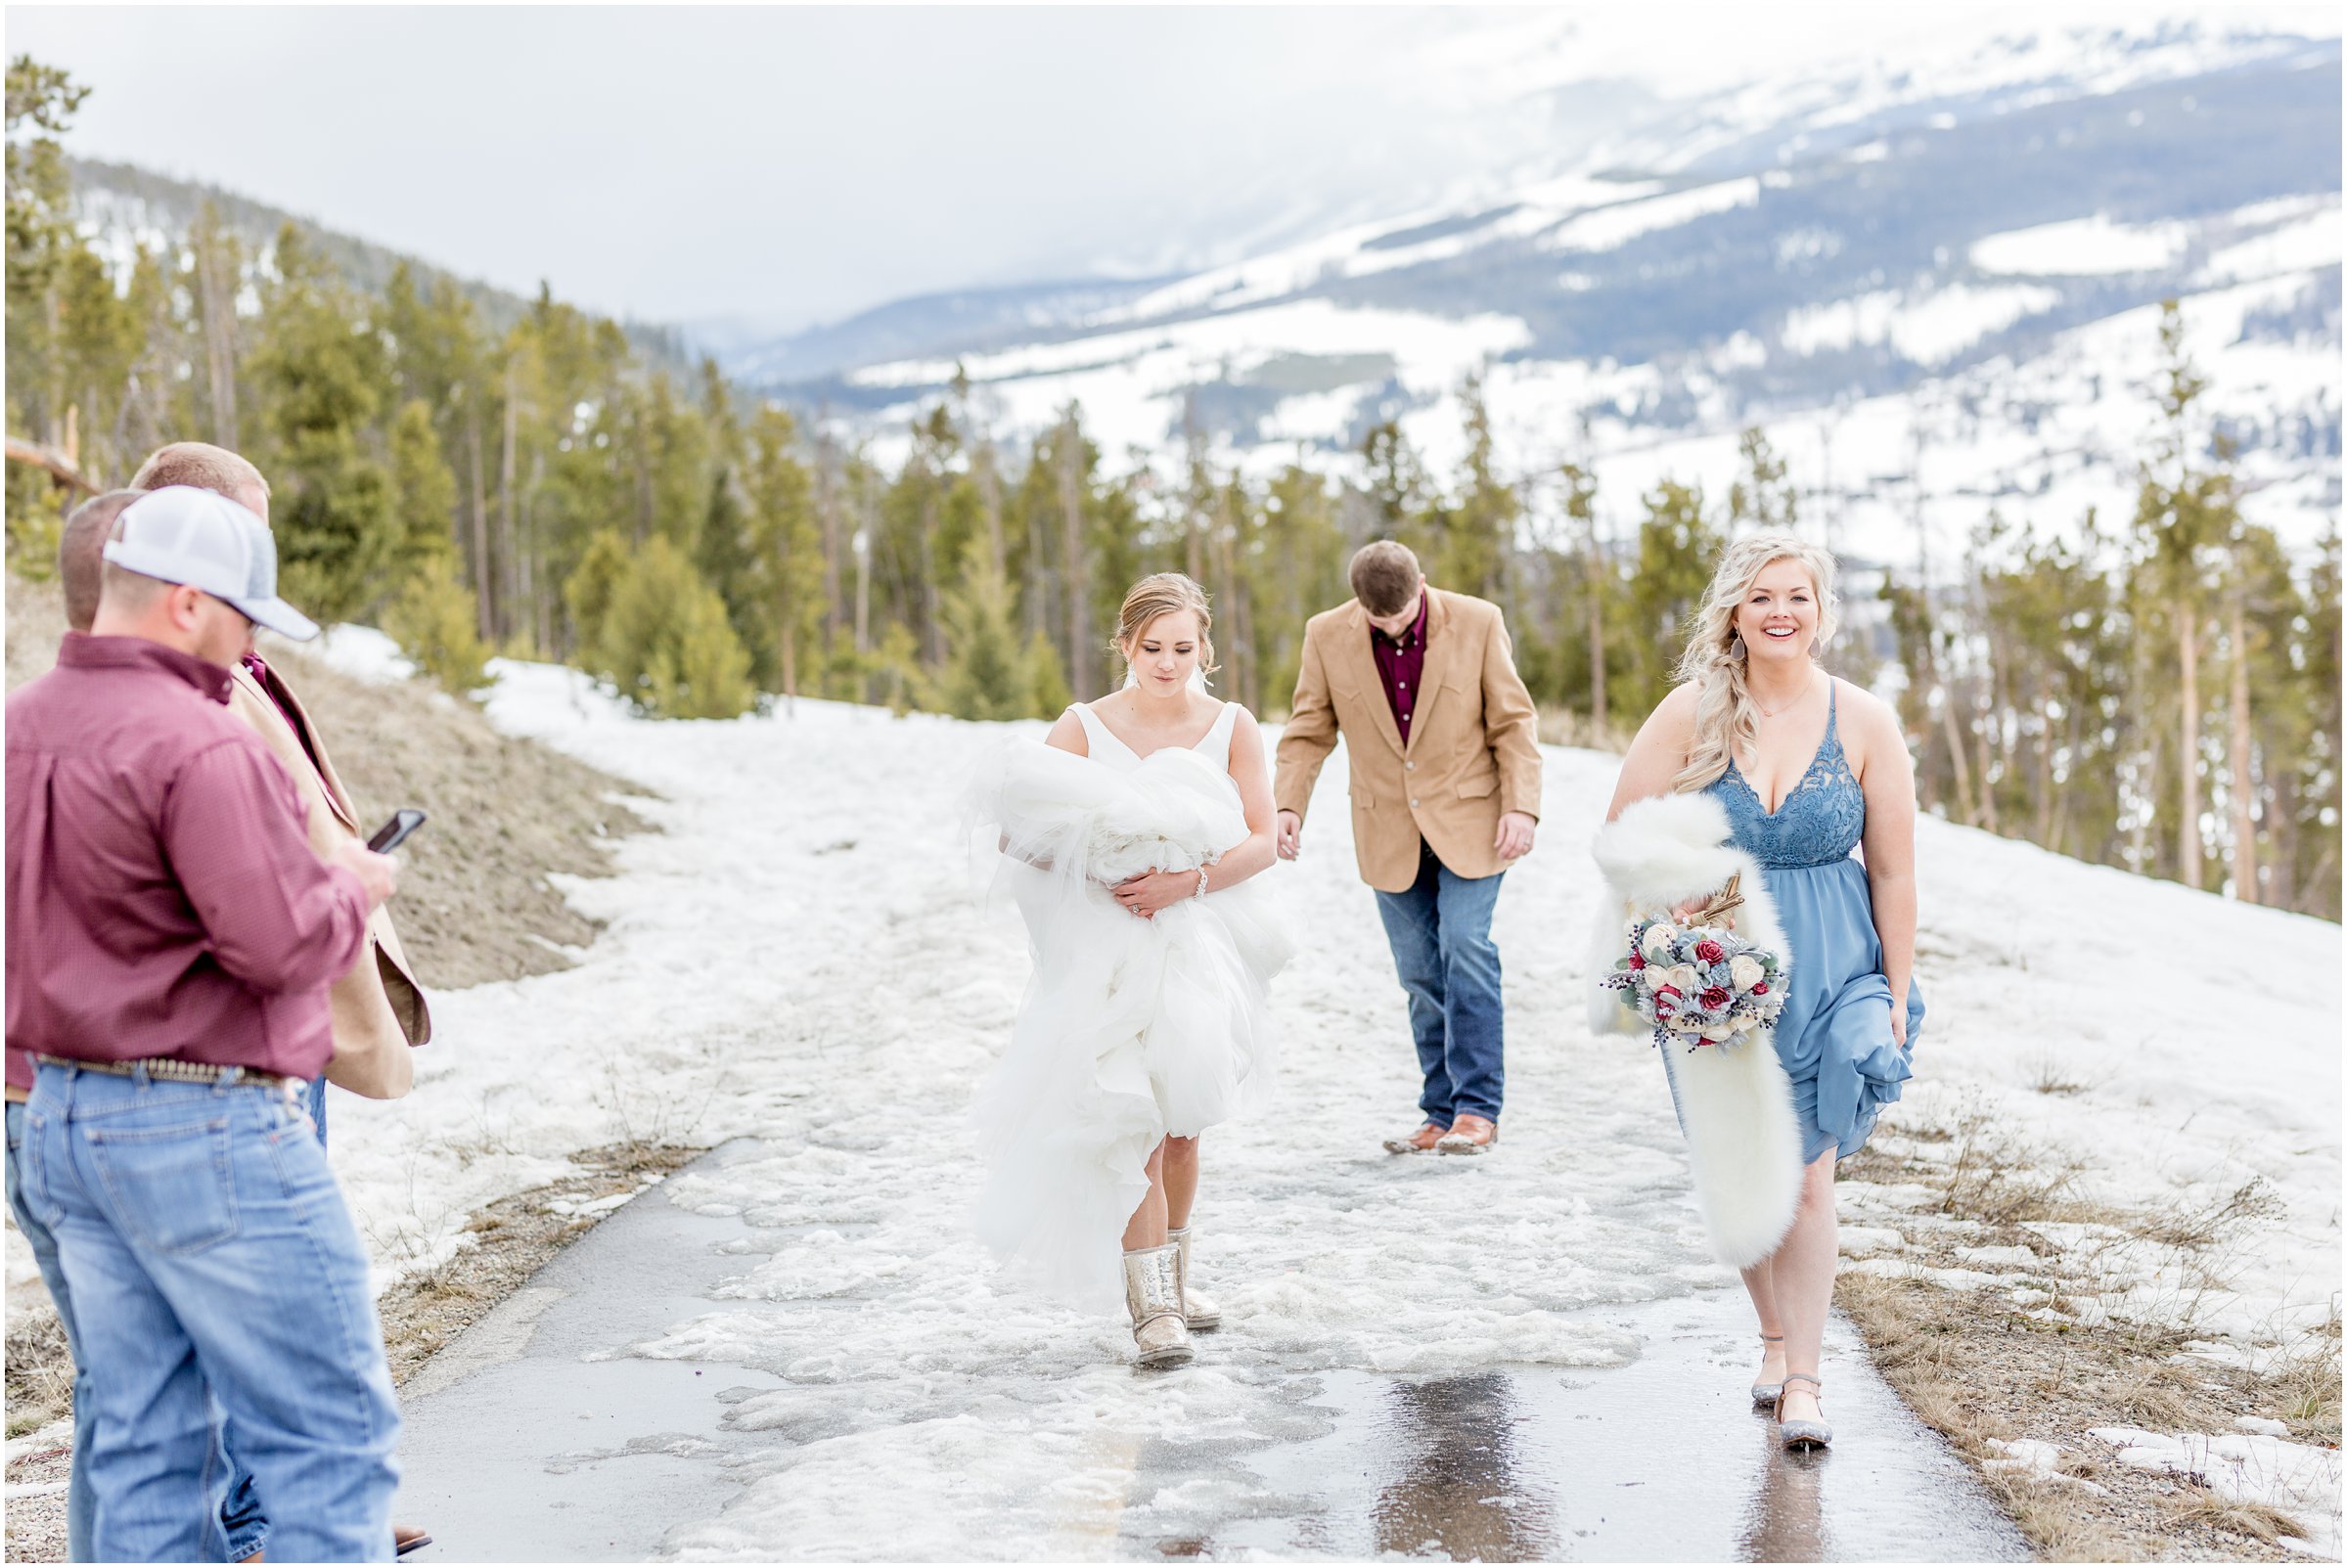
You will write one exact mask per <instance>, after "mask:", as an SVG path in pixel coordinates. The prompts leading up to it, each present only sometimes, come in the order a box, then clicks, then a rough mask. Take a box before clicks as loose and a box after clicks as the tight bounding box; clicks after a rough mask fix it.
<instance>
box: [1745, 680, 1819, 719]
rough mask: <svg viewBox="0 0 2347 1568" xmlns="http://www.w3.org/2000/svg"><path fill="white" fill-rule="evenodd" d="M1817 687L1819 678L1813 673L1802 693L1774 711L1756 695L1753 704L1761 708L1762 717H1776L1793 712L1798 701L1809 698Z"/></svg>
mask: <svg viewBox="0 0 2347 1568" xmlns="http://www.w3.org/2000/svg"><path fill="white" fill-rule="evenodd" d="M1817 689H1818V678H1817V676H1816V675H1815V674H1814V673H1813V674H1812V675H1811V676H1810V677H1809V684H1808V685H1807V686H1804V687H1803V688H1801V694H1800V695H1799V696H1796V697H1794V698H1793V699H1792V701H1791V702H1787V703H1785V704H1784V706H1783V707H1781V708H1777V709H1775V710H1773V711H1772V710H1771V709H1770V708H1769V706H1768V704H1766V703H1764V702H1762V701H1761V700H1760V698H1758V697H1756V696H1755V697H1753V698H1752V705H1753V706H1754V707H1756V708H1758V709H1760V716H1761V717H1762V718H1764V719H1773V718H1775V717H1776V716H1777V715H1778V714H1779V713H1789V712H1791V711H1792V709H1793V707H1794V705H1795V704H1797V703H1799V702H1802V701H1804V700H1806V699H1807V698H1808V696H1809V694H1810V693H1812V692H1814V691H1816V690H1817ZM1746 695H1747V696H1749V695H1750V694H1749V693H1746Z"/></svg>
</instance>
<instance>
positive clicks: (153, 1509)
mask: <svg viewBox="0 0 2347 1568" xmlns="http://www.w3.org/2000/svg"><path fill="white" fill-rule="evenodd" d="M20 1162H21V1165H20V1170H19V1172H18V1175H19V1179H20V1182H21V1187H20V1192H21V1193H22V1196H23V1203H24V1206H25V1207H26V1208H27V1209H28V1210H29V1211H30V1212H31V1213H32V1216H33V1218H34V1219H35V1220H36V1221H37V1222H38V1223H40V1224H42V1225H44V1226H45V1227H47V1229H48V1230H49V1231H50V1232H51V1233H52V1234H53V1235H54V1237H55V1238H56V1243H57V1250H58V1261H59V1263H60V1265H61V1266H62V1269H63V1273H64V1277H65V1281H66V1284H67V1287H68V1290H69V1291H70V1293H71V1299H72V1302H73V1309H74V1319H75V1325H76V1328H77V1330H78V1332H79V1336H80V1341H81V1349H82V1355H83V1361H84V1366H85V1368H86V1375H85V1378H84V1383H85V1386H86V1389H87V1394H88V1400H87V1413H86V1415H85V1416H83V1417H82V1421H83V1425H82V1430H83V1431H84V1432H85V1433H86V1435H87V1446H86V1447H85V1448H84V1449H83V1450H82V1451H81V1452H80V1453H79V1454H77V1455H76V1456H75V1457H76V1467H77V1468H86V1470H87V1472H88V1476H89V1487H90V1492H91V1496H92V1499H93V1517H92V1522H91V1530H90V1543H89V1545H90V1549H91V1553H92V1555H93V1556H95V1557H97V1558H99V1559H102V1560H119V1561H156V1560H182V1561H184V1560H190V1559H195V1558H199V1557H213V1556H217V1555H218V1554H219V1553H220V1550H221V1533H220V1530H221V1526H220V1520H219V1514H218V1509H219V1507H220V1504H221V1501H222V1494H223V1493H224V1491H225V1489H226V1484H227V1476H226V1472H225V1469H224V1468H223V1466H222V1463H221V1460H220V1456H219V1448H218V1444H217V1442H216V1440H215V1436H214V1434H215V1431H216V1427H217V1423H216V1422H215V1419H214V1415H213V1410H212V1405H213V1402H214V1401H217V1404H218V1407H219V1410H220V1411H222V1412H223V1413H224V1414H225V1415H226V1417H227V1420H228V1422H229V1423H230V1425H231V1426H232V1427H233V1430H234V1433H235V1443H236V1447H237V1451H238V1453H239V1455H240V1456H241V1457H242V1458H243V1459H244V1461H245V1462H246V1463H247V1464H248V1465H250V1466H251V1469H252V1473H253V1475H254V1478H255V1480H256V1482H257V1485H258V1489H259V1492H260V1495H261V1496H262V1497H265V1498H266V1499H267V1500H268V1502H269V1510H270V1513H271V1514H272V1515H273V1519H272V1522H271V1525H270V1528H269V1541H268V1545H269V1551H270V1555H271V1556H272V1557H274V1558H278V1559H282V1560H291V1561H296V1562H360V1561H385V1560H388V1559H389V1557H390V1555H391V1523H390V1507H391V1495H392V1492H393V1490H394V1488H395V1487H396V1485H397V1483H398V1469H397V1466H396V1464H395V1462H394V1460H393V1457H392V1455H393V1451H394V1449H395V1448H396V1446H397V1443H398V1437H399V1414H398V1411H397V1409H396V1407H395V1406H394V1404H393V1403H392V1399H391V1379H390V1372H389V1368H388V1367H387V1366H385V1365H384V1349H383V1335H382V1330H381V1329H380V1327H379V1326H378V1324H377V1322H376V1318H375V1303H374V1298H373V1295H372V1293H371V1292H370V1291H369V1289H368V1282H367V1257H366V1251H365V1249H364V1248H363V1247H362V1246H361V1245H360V1242H359V1238H358V1232H357V1230H356V1229H355V1228H354V1227H353V1226H352V1225H351V1222H350V1214H349V1211H348V1210H347V1209H346V1208H345V1207H344V1206H343V1203H342V1195H341V1192H340V1190H339V1188H338V1187H336V1186H335V1180H334V1174H333V1172H332V1171H331V1170H329V1169H328V1167H327V1164H326V1151H325V1149H324V1148H323V1147H321V1146H320V1144H319V1142H318V1139H317V1137H316V1135H315V1133H314V1132H313V1130H312V1127H311V1124H310V1121H309V1118H308V1117H307V1116H305V1115H303V1114H302V1112H301V1110H300V1108H299V1107H297V1106H296V1105H294V1104H293V1103H291V1102H289V1100H288V1099H287V1098H286V1097H285V1096H284V1095H283V1094H282V1093H281V1092H280V1091H278V1090H276V1089H275V1088H264V1087H261V1086H259V1085H252V1084H243V1083H224V1084H218V1085H211V1084H183V1083H173V1082H166V1081H160V1080H149V1079H146V1078H143V1077H140V1078H120V1077H115V1076H113V1075H111V1074H105V1073H94V1072H83V1071H77V1070H75V1069H72V1068H65V1067H53V1066H49V1065H46V1064H44V1065H43V1066H42V1067H41V1069H40V1076H39V1078H38V1080H37V1082H36V1084H35V1086H34V1089H33V1095H32V1101H31V1103H30V1104H29V1105H27V1106H26V1107H24V1140H23V1146H22V1148H21V1150H20Z"/></svg>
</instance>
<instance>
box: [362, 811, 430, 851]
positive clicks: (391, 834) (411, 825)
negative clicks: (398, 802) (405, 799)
mask: <svg viewBox="0 0 2347 1568" xmlns="http://www.w3.org/2000/svg"><path fill="white" fill-rule="evenodd" d="M423 826H424V813H422V812H420V811H418V810H417V809H416V808H415V807H413V806H402V807H400V808H399V810H397V811H395V812H393V813H392V814H391V820H390V821H389V822H387V823H384V825H383V826H382V827H381V828H378V829H375V836H374V837H373V838H370V839H368V840H367V847H368V848H369V849H372V850H373V851H375V853H377V854H378V855H388V854H389V853H390V852H391V851H392V850H394V849H397V848H398V847H399V846H400V845H401V844H403V843H405V842H406V841H407V835H408V834H410V833H412V832H414V831H415V830H416V829H419V828H421V827H423Z"/></svg>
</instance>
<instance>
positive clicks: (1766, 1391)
mask: <svg viewBox="0 0 2347 1568" xmlns="http://www.w3.org/2000/svg"><path fill="white" fill-rule="evenodd" d="M1760 1342H1761V1343H1762V1344H1764V1345H1782V1344H1783V1343H1784V1336H1783V1334H1762V1335H1761V1336H1760ZM1767 1359H1768V1353H1767V1352H1766V1351H1763V1352H1762V1353H1761V1360H1763V1361H1766V1360H1767ZM1783 1392H1784V1385H1783V1383H1754V1384H1753V1385H1752V1408H1753V1409H1754V1410H1759V1409H1761V1408H1762V1407H1763V1406H1768V1405H1774V1404H1776V1403H1777V1400H1778V1398H1779V1397H1780V1396H1781V1395H1783Z"/></svg>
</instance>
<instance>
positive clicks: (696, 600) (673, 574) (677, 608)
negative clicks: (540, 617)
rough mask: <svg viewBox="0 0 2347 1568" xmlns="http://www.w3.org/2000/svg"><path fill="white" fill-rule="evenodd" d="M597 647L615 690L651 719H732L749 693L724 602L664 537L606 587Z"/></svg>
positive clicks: (745, 661)
mask: <svg viewBox="0 0 2347 1568" xmlns="http://www.w3.org/2000/svg"><path fill="white" fill-rule="evenodd" d="M595 652H596V662H597V665H598V667H599V668H600V669H601V671H602V673H603V674H605V675H606V676H607V677H608V678H609V680H610V681H611V683H612V684H613V685H615V686H617V687H618V689H619V692H620V694H621V695H623V696H625V697H627V698H629V699H630V700H631V701H633V702H635V703H636V704H637V705H638V706H639V707H641V708H642V709H643V710H644V711H645V712H646V713H648V714H651V715H653V716H654V717H656V718H668V719H730V718H733V717H735V716H737V715H738V714H740V713H742V712H743V711H744V710H745V709H746V708H747V707H748V706H749V704H750V699H751V697H752V695H753V694H754V693H753V689H752V687H751V686H750V681H749V654H748V653H747V652H746V651H745V650H744V649H743V647H742V642H741V639H740V638H738V637H736V636H735V635H734V628H733V624H732V622H731V621H729V620H728V619H727V618H726V613H725V601H724V600H722V599H720V598H719V597H718V596H717V591H716V590H715V589H713V588H711V587H710V586H709V585H708V584H707V583H705V582H703V581H702V580H701V578H700V573H698V572H696V571H695V570H694V569H693V562H692V560H690V559H688V558H687V556H686V555H685V553H684V552H683V551H682V550H681V549H679V548H678V547H677V546H676V545H675V544H674V543H672V542H671V541H670V540H669V539H668V538H667V537H666V536H664V535H655V536H654V537H653V538H652V539H650V540H648V541H646V543H645V546H644V548H643V549H642V550H640V551H638V552H637V553H636V557H635V560H634V561H633V562H632V563H631V565H630V567H629V569H628V570H627V572H626V573H625V575H623V576H622V577H620V579H619V581H618V583H617V585H616V586H615V587H614V588H613V589H612V590H611V598H610V604H609V608H608V609H607V611H606V613H605V615H604V618H603V626H602V629H601V635H600V636H599V637H598V639H597V642H596V649H595Z"/></svg>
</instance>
